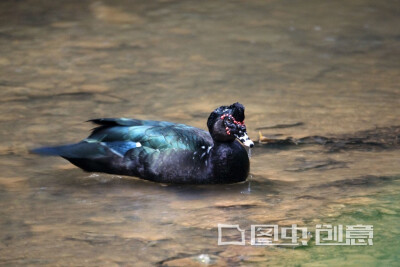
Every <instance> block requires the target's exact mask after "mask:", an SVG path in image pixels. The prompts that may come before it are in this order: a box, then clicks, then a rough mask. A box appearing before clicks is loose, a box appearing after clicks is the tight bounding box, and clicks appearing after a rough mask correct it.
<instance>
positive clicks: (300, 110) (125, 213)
mask: <svg viewBox="0 0 400 267" xmlns="http://www.w3.org/2000/svg"><path fill="white" fill-rule="evenodd" d="M399 4H400V3H399V1H379V2H377V1H335V2H331V1H323V2H321V1H274V0H271V1H202V2H201V3H199V2H198V1H168V0H167V1H146V2H143V1H118V2H115V1H102V2H98V1H68V2H65V3H58V2H56V1H45V0H43V1H40V0H38V1H2V2H1V3H0V87H1V90H0V101H1V105H0V113H1V115H2V116H1V117H0V122H1V124H0V159H1V160H0V171H1V172H0V214H1V216H0V229H1V230H0V264H1V265H9V266H15V265H45V266H55V265H61V266H66V265H85V266H99V265H100V266H101V265H103V266H120V265H122V266H124V265H134V266H151V265H166V266H190V265H193V266H197V265H201V264H203V263H201V262H202V261H203V262H204V261H206V262H209V263H210V264H214V265H218V266H266V265H286V266H299V265H305V266H331V265H348V266H355V265H359V266H361V265H369V266H376V265H384V266H390V265H392V266H393V265H396V264H398V261H399V256H398V255H399V252H400V251H399V247H400V242H399V239H398V236H399V234H400V225H399V219H400V218H399V212H400V209H399V207H398V203H399V201H400V198H399V194H398V192H399V189H400V184H399V181H400V152H399V149H398V148H399V146H398V144H399V143H398V142H399V141H398V140H399V128H398V127H396V126H398V125H399V119H398V118H399V116H400V111H399V103H400V91H399V86H400V78H399V77H400V60H399V56H400V43H399V40H400V28H399V27H398V25H400V9H399V7H400V5H399ZM236 101H240V102H241V103H243V104H244V105H245V106H246V125H247V127H248V131H249V135H250V137H251V138H253V139H254V140H258V138H259V130H257V129H258V128H264V129H262V130H260V131H261V133H262V135H264V136H268V137H270V138H275V139H285V138H287V137H292V138H295V139H300V138H304V137H310V136H311V137H312V136H319V137H324V138H327V139H326V140H328V141H329V140H330V141H332V140H334V141H335V142H336V143H335V144H334V145H332V143H329V142H328V143H327V144H323V143H321V142H320V143H318V142H316V141H315V139H312V140H313V141H312V142H309V143H308V144H301V145H293V144H288V145H284V144H283V145H282V144H281V145H279V144H271V143H269V144H261V143H260V144H257V145H256V147H255V148H254V149H253V151H252V154H253V156H252V158H251V176H250V177H249V179H248V181H247V182H245V183H241V184H234V185H219V186H216V185H213V186H177V185H161V184H155V183H151V182H146V181H141V180H139V179H136V178H132V177H120V176H113V175H107V174H101V173H98V174H90V173H85V172H83V171H81V170H79V169H77V168H76V167H74V166H72V165H71V164H69V163H68V162H66V161H64V160H62V159H59V158H41V157H38V156H35V155H31V154H29V149H32V148H34V147H37V146H41V145H54V144H59V143H70V142H76V141H79V140H81V139H83V138H84V137H86V136H87V134H88V131H89V130H90V129H91V127H92V126H91V125H90V124H88V123H85V122H84V121H86V120H87V119H90V118H98V117H132V118H138V119H156V120H168V121H174V122H180V123H186V124H190V125H193V126H196V127H200V128H206V119H207V117H208V115H209V113H210V112H211V111H212V110H213V109H214V108H216V107H218V106H220V105H223V104H224V105H226V104H231V103H233V102H236ZM281 124H286V125H287V124H295V125H297V126H294V127H283V128H282V127H273V126H274V125H281ZM271 126H272V127H271ZM318 140H319V139H318ZM324 140H325V139H324ZM218 223H224V224H239V225H240V227H241V228H242V229H246V238H247V241H248V242H249V241H250V226H251V225H252V224H277V225H279V226H290V225H292V224H297V225H298V226H302V227H308V228H309V231H310V232H311V233H314V232H315V226H316V225H317V224H334V225H338V224H342V225H352V224H364V225H373V226H374V238H373V241H374V245H373V246H337V247H334V246H316V245H315V238H314V237H311V236H310V237H309V238H310V240H309V242H308V246H303V247H296V248H292V247H290V248H288V247H286V248H285V247H282V246H279V247H278V246H272V247H271V246H267V247H265V246H262V247H255V246H251V245H250V244H246V245H245V246H235V245H227V246H218V245H217V224H218Z"/></svg>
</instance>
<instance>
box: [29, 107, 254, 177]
mask: <svg viewBox="0 0 400 267" xmlns="http://www.w3.org/2000/svg"><path fill="white" fill-rule="evenodd" d="M221 116H222V115H221ZM243 117H244V114H243ZM217 118H218V117H217ZM218 120H221V119H220V117H219V119H218ZM91 122H93V123H95V124H97V125H98V127H96V128H95V129H94V130H93V132H92V134H91V135H90V136H89V137H87V138H86V139H84V140H82V141H81V142H79V143H76V144H71V145H63V146H56V147H44V148H38V149H35V150H33V152H35V153H37V154H41V155H58V156H61V157H63V158H65V159H67V160H68V161H70V162H71V163H72V164H74V165H76V166H78V167H80V168H81V169H83V170H85V171H89V172H105V173H110V174H118V175H129V176H136V177H139V178H142V179H146V180H150V181H154V182H162V183H187V184H214V183H235V182H241V181H244V180H246V178H247V176H248V173H249V168H250V162H249V157H248V154H247V151H246V149H245V147H244V145H243V143H242V142H241V141H239V139H238V138H240V136H233V133H234V132H235V131H236V130H235V129H234V128H235V127H239V126H240V125H234V127H233V128H232V127H231V128H228V126H226V125H225V124H221V122H219V123H216V122H214V123H213V122H210V118H209V128H210V126H211V128H212V129H211V130H210V132H207V131H204V130H202V129H199V128H195V127H192V126H188V125H185V124H176V123H171V122H164V121H151V120H136V119H125V118H119V119H115V118H105V119H95V120H91ZM243 125H244V124H243ZM215 126H218V127H217V128H218V129H219V128H221V127H224V129H223V131H222V130H221V132H222V136H220V135H219V133H217V134H216V135H214V136H213V134H212V132H213V130H214V128H215ZM220 126H221V127H220ZM240 127H242V126H240ZM242 128H243V127H242ZM227 129H231V131H232V134H231V135H232V136H228V137H229V138H228V139H229V140H225V139H226V137H225V136H223V135H224V133H225V135H227V134H226V132H227V131H229V130H227ZM216 132H218V131H216ZM229 132H230V131H229ZM246 136H247V135H246ZM232 137H234V138H232Z"/></svg>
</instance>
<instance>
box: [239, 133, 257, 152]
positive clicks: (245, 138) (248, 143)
mask: <svg viewBox="0 0 400 267" xmlns="http://www.w3.org/2000/svg"><path fill="white" fill-rule="evenodd" d="M238 138H239V140H240V142H242V143H243V145H245V146H247V147H250V148H252V147H253V146H254V143H253V141H251V139H250V138H249V136H248V135H247V133H246V132H244V133H243V135H242V136H238Z"/></svg>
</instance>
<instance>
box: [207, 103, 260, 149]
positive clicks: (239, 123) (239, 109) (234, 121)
mask: <svg viewBox="0 0 400 267" xmlns="http://www.w3.org/2000/svg"><path fill="white" fill-rule="evenodd" d="M207 126H208V130H209V131H210V134H211V137H212V138H213V139H214V140H215V141H218V142H233V141H234V140H235V139H236V138H237V139H239V140H240V142H242V143H243V145H245V146H247V147H253V146H254V143H253V141H251V140H250V138H249V137H248V136H247V131H246V125H245V124H244V106H243V105H242V104H240V103H238V102H237V103H234V104H232V105H230V106H221V107H219V108H217V109H215V110H214V111H213V112H212V113H211V114H210V116H209V117H208V120H207Z"/></svg>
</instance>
